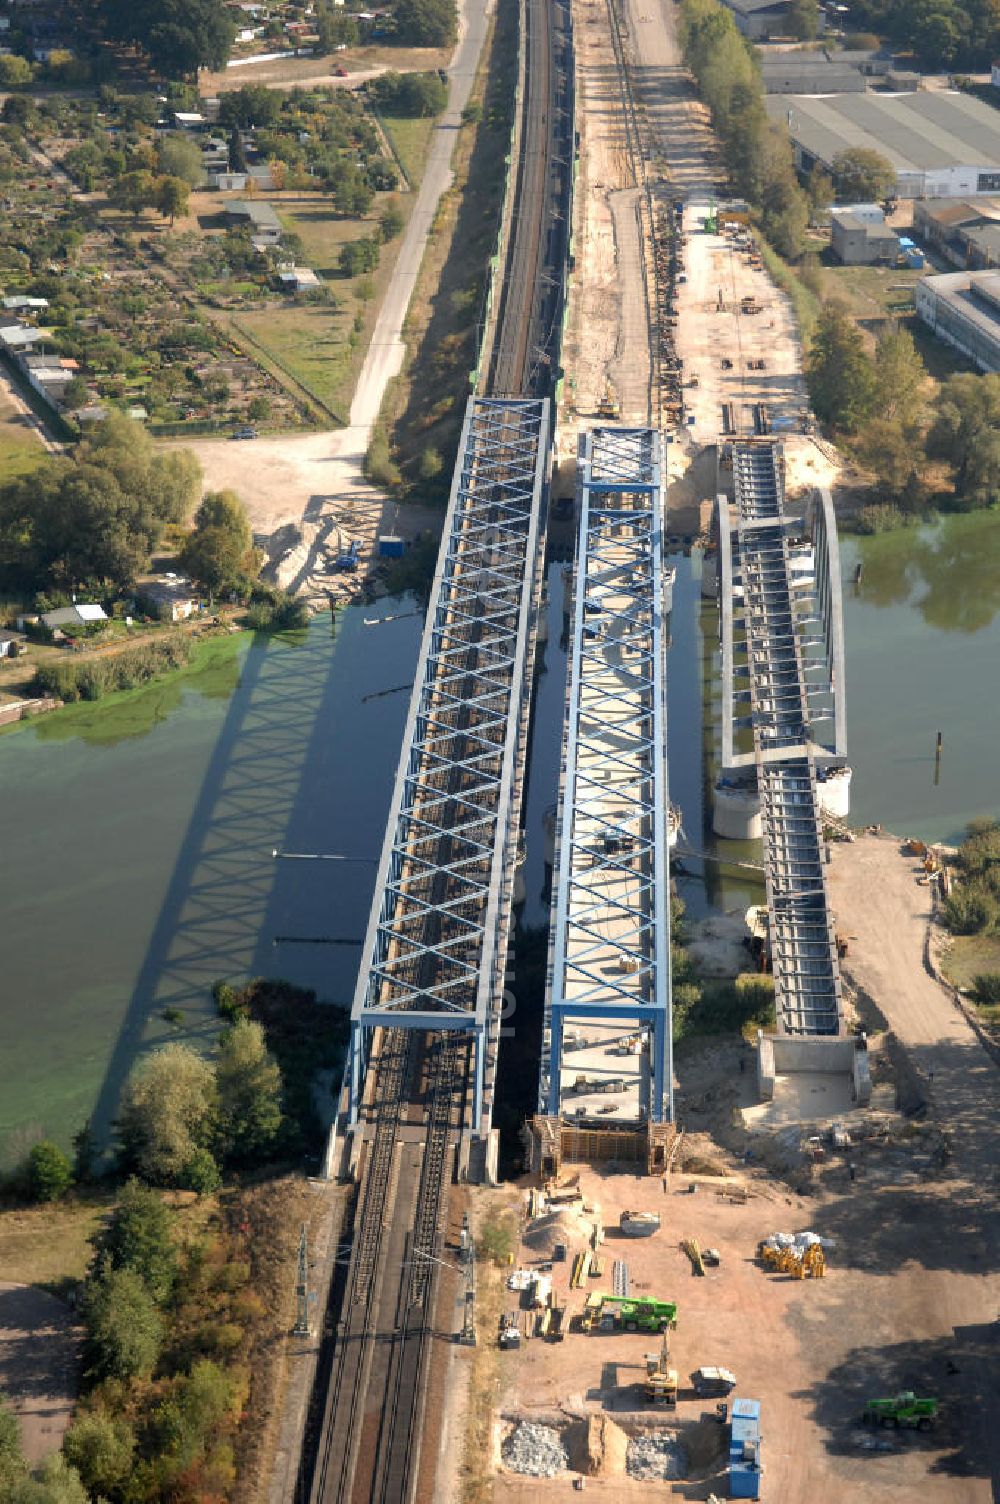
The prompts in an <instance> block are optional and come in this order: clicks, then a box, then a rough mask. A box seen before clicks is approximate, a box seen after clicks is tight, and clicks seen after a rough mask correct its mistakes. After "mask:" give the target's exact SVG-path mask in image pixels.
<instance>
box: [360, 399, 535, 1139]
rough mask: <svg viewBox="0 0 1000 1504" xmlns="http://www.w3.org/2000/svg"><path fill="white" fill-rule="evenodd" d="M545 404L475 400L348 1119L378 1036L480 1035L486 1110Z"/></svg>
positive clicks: (511, 852) (413, 716) (384, 881)
mask: <svg viewBox="0 0 1000 1504" xmlns="http://www.w3.org/2000/svg"><path fill="white" fill-rule="evenodd" d="M548 426H549V411H548V403H547V402H546V401H538V400H533V399H521V398H511V399H508V400H497V399H492V398H472V399H470V401H469V406H468V409H467V413H466V419H465V426H464V429H463V432H462V439H461V447H460V459H459V463H458V465H457V466H456V469H455V477H454V480H453V483H452V490H451V498H450V502H449V506H448V512H447V516H446V518H445V542H444V544H443V546H442V549H441V554H440V556H439V560H438V567H437V573H436V575H435V579H434V585H433V591H432V595H431V601H430V606H429V609H428V613H427V625H426V627H425V630H424V639H423V644H422V648H421V654H420V658H419V661H418V664H417V672H416V681H415V685H414V692H413V699H412V701H411V705H410V714H409V720H408V723H407V728H406V732H405V736H404V743H403V755H402V759H401V762H400V768H399V772H398V774H397V778H396V786H395V790H394V795H393V804H392V809H391V812H390V816H389V822H388V827H387V831H386V838H385V844H384V846H383V850H382V860H381V867H380V870H379V876H378V881H377V884H376V900H375V904H374V907H373V910H372V915H371V919H370V922H369V926H368V934H367V937H366V941H365V950H364V953H363V957H364V958H363V962H362V968H361V972H360V975H359V979H358V986H357V991H356V993H355V997H354V1005H353V1009H352V1014H351V1053H350V1061H349V1068H348V1080H349V1088H350V1119H351V1121H352V1122H354V1121H356V1119H357V1113H358V1108H359V1103H360V1096H361V1090H362V1083H363V1079H364V1072H365V1067H366V1064H367V1060H368V1056H369V1051H370V1046H371V1040H372V1036H373V1032H374V1030H375V1029H376V1028H379V1027H385V1028H393V1029H416V1030H432V1031H437V1030H465V1031H469V1032H471V1033H472V1034H473V1036H474V1056H475V1063H474V1070H473V1098H474V1103H473V1122H472V1123H471V1124H470V1126H471V1127H476V1128H478V1126H479V1121H480V1118H481V1116H482V1108H483V1088H484V1078H485V1071H486V1061H487V1051H488V1049H489V1048H490V1047H491V1042H492V1040H493V1038H494V1037H495V1031H496V1028H497V1017H498V1009H499V1004H500V1000H501V998H502V992H503V974H504V967H505V962H506V935H507V925H508V923H509V914H510V901H511V894H512V889H513V882H514V867H515V852H516V844H517V827H518V820H519V801H520V779H521V772H520V765H521V761H522V757H521V753H522V751H523V747H522V746H521V745H520V743H521V740H522V738H523V736H524V728H525V713H526V708H527V698H528V695H529V693H530V688H531V674H530V667H529V666H530V663H531V644H532V639H533V633H534V628H535V623H534V613H535V609H536V590H535V582H536V574H537V566H538V552H539V526H540V513H541V509H542V499H543V489H544V477H545V471H546V465H547V455H548Z"/></svg>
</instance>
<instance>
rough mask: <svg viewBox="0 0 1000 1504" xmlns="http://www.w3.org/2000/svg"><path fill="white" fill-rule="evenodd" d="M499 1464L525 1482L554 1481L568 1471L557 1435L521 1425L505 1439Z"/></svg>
mask: <svg viewBox="0 0 1000 1504" xmlns="http://www.w3.org/2000/svg"><path fill="white" fill-rule="evenodd" d="M502 1454H503V1460H504V1462H505V1463H506V1464H507V1466H508V1467H509V1468H510V1470H511V1472H514V1473H526V1474H527V1475H528V1477H529V1478H554V1477H555V1475H556V1473H561V1472H563V1471H564V1470H565V1469H566V1468H567V1467H569V1457H568V1456H567V1453H566V1448H565V1447H564V1446H563V1444H562V1438H561V1437H560V1435H559V1432H558V1431H556V1430H554V1429H553V1428H552V1426H536V1425H534V1424H532V1422H531V1421H521V1422H520V1424H519V1425H517V1426H515V1427H514V1429H513V1431H511V1433H510V1435H509V1436H508V1437H507V1440H506V1441H505V1442H504V1444H503V1449H502Z"/></svg>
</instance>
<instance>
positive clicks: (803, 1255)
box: [758, 1243, 826, 1279]
mask: <svg viewBox="0 0 1000 1504" xmlns="http://www.w3.org/2000/svg"><path fill="white" fill-rule="evenodd" d="M758 1252H759V1255H760V1259H761V1262H762V1263H763V1265H764V1268H765V1269H770V1270H772V1271H773V1272H774V1273H775V1274H790V1275H791V1276H792V1278H793V1279H806V1278H811V1279H822V1278H823V1275H824V1274H825V1273H826V1255H825V1254H824V1252H823V1249H822V1246H821V1245H820V1244H819V1243H810V1244H809V1246H808V1247H807V1248H772V1247H771V1245H770V1244H768V1243H762V1244H761V1245H760V1248H759V1250H758Z"/></svg>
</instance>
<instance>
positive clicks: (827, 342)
mask: <svg viewBox="0 0 1000 1504" xmlns="http://www.w3.org/2000/svg"><path fill="white" fill-rule="evenodd" d="M806 380H807V383H808V386H809V396H810V399H811V401H812V405H813V410H814V411H815V413H816V416H817V417H818V418H820V419H821V420H822V421H823V422H824V423H829V424H832V425H833V426H834V427H836V428H842V429H844V430H845V432H847V433H853V432H854V430H855V429H856V428H857V427H858V425H859V424H860V423H862V422H863V421H864V419H865V418H867V417H868V415H869V413H870V412H871V410H872V406H873V403H874V400H875V371H874V368H873V365H872V362H871V359H870V358H869V356H868V352H867V351H866V349H865V342H864V337H863V336H862V333H861V330H860V329H859V328H858V327H857V325H856V324H855V323H854V321H853V319H851V318H850V316H849V315H848V313H847V312H846V310H845V309H844V308H843V307H842V306H841V305H840V304H838V303H827V304H826V305H825V306H824V307H823V309H822V311H821V313H820V316H819V319H818V320H817V323H816V329H815V331H814V334H813V340H812V344H811V346H810V348H809V353H808V355H807V357H806Z"/></svg>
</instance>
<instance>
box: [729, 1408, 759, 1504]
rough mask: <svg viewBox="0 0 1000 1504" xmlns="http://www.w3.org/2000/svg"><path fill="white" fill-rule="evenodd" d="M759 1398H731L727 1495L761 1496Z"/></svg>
mask: <svg viewBox="0 0 1000 1504" xmlns="http://www.w3.org/2000/svg"><path fill="white" fill-rule="evenodd" d="M761 1471H762V1469H761V1462H760V1400H734V1401H733V1408H732V1425H731V1427H730V1432H729V1497H730V1498H731V1499H759V1498H760V1475H761Z"/></svg>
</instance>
